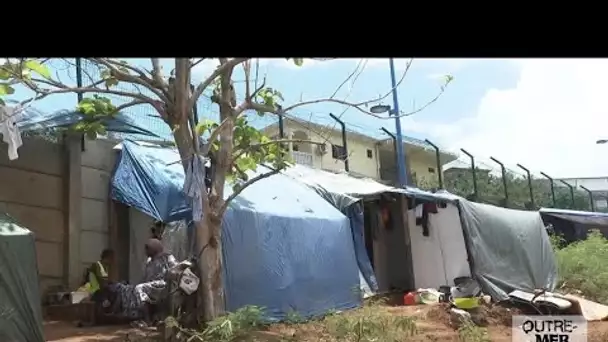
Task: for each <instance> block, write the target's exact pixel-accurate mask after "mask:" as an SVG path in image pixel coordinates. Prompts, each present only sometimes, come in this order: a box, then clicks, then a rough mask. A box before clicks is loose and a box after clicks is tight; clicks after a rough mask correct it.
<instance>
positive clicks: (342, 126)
mask: <svg viewBox="0 0 608 342" xmlns="http://www.w3.org/2000/svg"><path fill="white" fill-rule="evenodd" d="M329 116H331V118H332V119H334V120H336V122H337V123H339V124H340V127H341V128H342V146H343V148H344V170H346V172H348V171H349V167H348V146H347V144H346V124H345V123H344V121H342V120H340V119H339V118H338V117H337V116H335V115H333V114H332V113H329Z"/></svg>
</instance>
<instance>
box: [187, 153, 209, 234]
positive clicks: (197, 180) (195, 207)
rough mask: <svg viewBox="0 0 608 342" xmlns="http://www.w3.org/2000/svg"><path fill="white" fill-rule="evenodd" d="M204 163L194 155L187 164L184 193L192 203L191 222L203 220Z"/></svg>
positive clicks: (204, 198)
mask: <svg viewBox="0 0 608 342" xmlns="http://www.w3.org/2000/svg"><path fill="white" fill-rule="evenodd" d="M205 162H206V160H203V158H202V157H201V156H199V155H197V154H195V155H194V156H193V157H192V160H191V161H190V162H189V163H188V168H187V170H186V177H185V179H184V193H185V194H186V196H188V197H190V200H191V201H192V220H193V221H195V222H199V221H201V220H202V219H203V200H206V199H207V197H206V195H207V194H205V195H204V196H203V191H204V190H203V189H206V185H205Z"/></svg>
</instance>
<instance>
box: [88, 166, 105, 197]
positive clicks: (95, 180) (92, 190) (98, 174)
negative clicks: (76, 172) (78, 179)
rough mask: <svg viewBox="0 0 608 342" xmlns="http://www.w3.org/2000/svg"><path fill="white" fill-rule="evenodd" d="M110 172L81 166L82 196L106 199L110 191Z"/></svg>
mask: <svg viewBox="0 0 608 342" xmlns="http://www.w3.org/2000/svg"><path fill="white" fill-rule="evenodd" d="M109 189H110V173H109V172H107V171H102V170H98V169H93V168H90V167H86V166H83V167H82V197H86V198H92V199H98V200H102V201H105V200H107V198H108V196H109V194H110V192H109Z"/></svg>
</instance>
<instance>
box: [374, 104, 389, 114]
mask: <svg viewBox="0 0 608 342" xmlns="http://www.w3.org/2000/svg"><path fill="white" fill-rule="evenodd" d="M369 111H370V112H372V113H374V114H382V113H386V112H388V113H389V114H392V113H391V106H389V105H375V106H373V107H372V108H370V109H369Z"/></svg>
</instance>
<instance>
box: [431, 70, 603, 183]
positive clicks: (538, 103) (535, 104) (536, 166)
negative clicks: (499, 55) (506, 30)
mask: <svg viewBox="0 0 608 342" xmlns="http://www.w3.org/2000/svg"><path fill="white" fill-rule="evenodd" d="M515 63H516V64H517V65H518V66H519V69H520V76H519V81H518V82H517V84H516V86H515V87H514V88H511V89H504V90H497V89H489V90H488V91H487V92H486V94H485V96H484V97H483V98H482V100H481V101H480V103H479V106H478V108H477V111H476V113H475V114H474V116H472V117H469V118H464V119H461V120H459V121H457V122H455V123H452V124H451V125H438V126H436V127H432V128H430V127H427V128H429V129H430V131H428V132H427V133H429V134H431V135H433V136H435V137H436V138H437V139H441V141H442V143H443V144H444V145H445V146H450V147H451V148H452V149H458V148H460V147H464V148H466V149H468V150H469V151H470V152H472V153H474V154H476V155H479V156H485V157H489V156H494V157H496V158H497V159H499V160H501V161H503V162H505V163H508V164H510V165H512V166H514V165H515V164H516V163H521V164H523V165H525V166H527V167H529V168H530V169H533V171H535V172H536V173H538V172H539V171H544V172H546V173H548V174H549V175H553V176H554V177H583V176H608V145H603V146H602V145H596V144H595V141H596V140H597V139H600V138H608V96H607V93H606V85H605V79H607V78H608V60H600V59H593V60H582V59H577V60H564V59H551V60H541V59H526V60H517V61H515Z"/></svg>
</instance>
